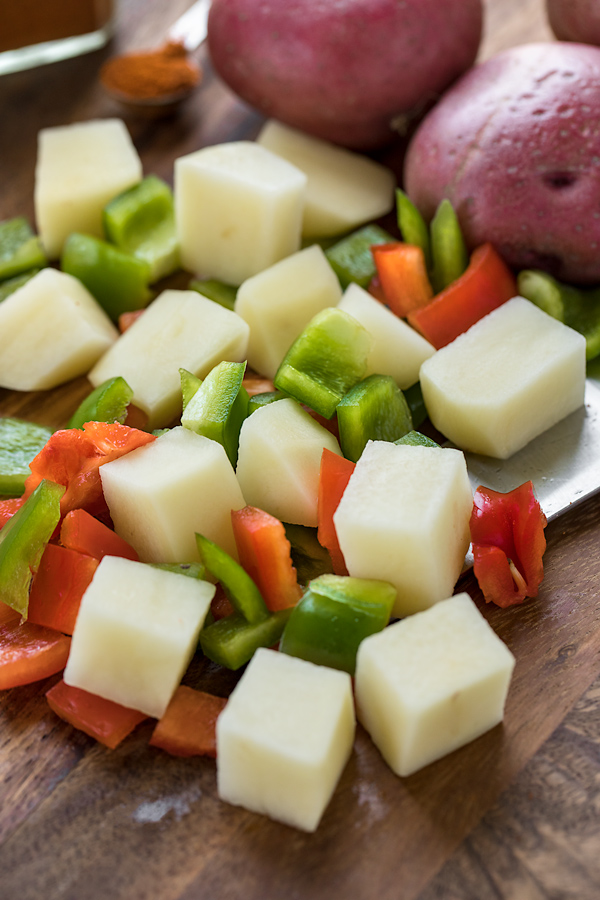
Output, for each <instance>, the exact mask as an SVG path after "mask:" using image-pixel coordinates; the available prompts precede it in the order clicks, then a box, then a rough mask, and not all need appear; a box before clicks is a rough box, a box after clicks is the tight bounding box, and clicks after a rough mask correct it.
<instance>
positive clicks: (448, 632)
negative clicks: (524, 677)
mask: <svg viewBox="0 0 600 900" xmlns="http://www.w3.org/2000/svg"><path fill="white" fill-rule="evenodd" d="M514 664H515V659H514V656H513V655H512V653H511V652H510V650H509V649H508V647H507V646H506V645H505V644H504V643H503V642H502V641H501V640H500V638H499V637H497V635H496V634H495V633H494V631H493V630H492V628H491V627H490V626H489V625H488V623H487V622H486V620H485V619H484V617H483V616H482V615H481V613H480V612H479V610H478V609H477V607H476V605H475V604H474V603H473V601H472V600H471V598H470V597H469V595H468V594H465V593H463V594H457V595H456V596H455V597H451V598H450V599H449V600H443V601H442V602H441V603H438V604H436V605H435V606H433V607H432V608H431V609H428V610H426V611H425V612H421V613H418V614H417V615H415V616H409V617H408V618H407V619H403V620H402V621H401V622H396V623H395V624H394V625H391V626H390V627H389V628H386V629H384V631H380V632H379V633H378V634H375V635H372V636H371V637H368V638H366V639H365V640H364V641H363V642H362V644H361V645H360V647H359V649H358V658H357V666H356V682H355V687H356V702H357V714H358V718H359V721H360V722H361V723H362V724H363V725H364V727H365V728H366V729H367V731H368V732H369V733H370V735H371V737H372V738H373V741H374V742H375V744H376V745H377V747H378V748H379V750H380V751H381V753H382V755H383V757H384V759H385V760H386V762H387V763H388V765H389V766H390V767H391V768H392V769H393V770H394V772H396V774H397V775H402V776H404V775H411V774H412V773H413V772H416V771H417V770H418V769H421V768H423V766H426V765H428V764H429V763H431V762H433V761H434V760H436V759H439V758H440V757H442V756H445V755H446V754H447V753H450V752H451V751H452V750H456V749H457V748H458V747H462V746H463V745H464V744H467V743H469V741H472V740H474V739H475V738H476V737H479V735H481V734H483V733H484V732H486V731H489V729H490V728H493V727H494V726H495V725H497V724H498V723H499V722H501V721H502V717H503V715H504V703H505V700H506V695H507V692H508V687H509V684H510V679H511V675H512V671H513V668H514Z"/></svg>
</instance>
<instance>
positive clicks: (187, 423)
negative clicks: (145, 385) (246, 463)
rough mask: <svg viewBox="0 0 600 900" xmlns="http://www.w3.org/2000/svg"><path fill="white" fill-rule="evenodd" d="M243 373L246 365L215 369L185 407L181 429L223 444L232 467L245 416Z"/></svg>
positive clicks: (220, 366) (245, 403)
mask: <svg viewBox="0 0 600 900" xmlns="http://www.w3.org/2000/svg"><path fill="white" fill-rule="evenodd" d="M245 371H246V363H245V362H243V363H236V362H221V363H219V364H218V365H216V366H215V367H214V368H213V369H211V371H210V372H209V373H208V375H207V376H206V378H205V379H204V381H203V382H202V384H201V385H200V387H199V388H198V390H197V391H196V393H195V394H194V396H193V397H192V398H191V400H189V401H188V402H187V403H186V405H185V409H184V411H183V415H182V417H181V424H182V425H183V426H184V428H188V429H189V430H190V431H194V432H195V433H196V434H202V435H204V436H205V437H208V438H210V439H211V440H213V441H217V442H218V443H219V444H222V446H223V447H224V448H225V451H226V453H227V456H228V457H229V461H230V463H231V465H232V466H234V467H235V465H236V463H237V456H238V444H239V437H240V429H241V427H242V422H243V421H244V419H245V418H246V416H247V415H248V392H247V391H246V389H245V388H244V387H243V385H242V381H243V380H244V373H245Z"/></svg>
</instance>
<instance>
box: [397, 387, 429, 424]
mask: <svg viewBox="0 0 600 900" xmlns="http://www.w3.org/2000/svg"><path fill="white" fill-rule="evenodd" d="M402 393H403V394H404V398H405V400H406V402H407V403H408V406H409V409H410V414H411V416H412V421H413V425H414V427H415V428H418V427H419V425H422V424H423V422H424V421H425V419H426V418H427V409H426V407H425V401H424V400H423V391H422V390H421V383H420V382H419V381H415V383H414V384H411V386H410V387H409V388H406V390H405V391H403V392H402Z"/></svg>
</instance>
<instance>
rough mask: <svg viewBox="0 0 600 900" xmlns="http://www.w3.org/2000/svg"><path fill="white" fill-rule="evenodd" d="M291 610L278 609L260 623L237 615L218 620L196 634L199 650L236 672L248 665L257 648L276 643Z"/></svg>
mask: <svg viewBox="0 0 600 900" xmlns="http://www.w3.org/2000/svg"><path fill="white" fill-rule="evenodd" d="M290 612H291V609H281V610H278V612H275V613H272V614H271V615H269V616H268V617H267V618H266V619H263V620H262V621H261V622H256V623H251V622H248V621H247V620H246V619H245V618H244V617H243V616H241V615H240V614H239V613H235V614H234V615H232V616H226V617H225V618H224V619H219V620H218V621H217V622H214V623H213V624H212V625H209V626H208V627H206V628H203V630H202V631H201V632H200V649H201V650H202V652H203V653H204V655H205V656H207V657H208V658H209V659H211V660H212V661H213V662H216V663H218V665H220V666H225V668H227V669H233V670H234V671H235V670H236V669H239V668H240V667H241V666H243V665H245V664H246V663H247V662H249V661H250V660H251V659H252V657H253V656H254V653H255V652H256V651H257V650H258V648H259V647H273V646H274V645H275V644H277V642H278V641H279V639H280V637H281V634H282V632H283V629H284V628H285V625H286V622H287V621H288V619H289V616H290Z"/></svg>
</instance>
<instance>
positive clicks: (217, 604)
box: [210, 582, 235, 620]
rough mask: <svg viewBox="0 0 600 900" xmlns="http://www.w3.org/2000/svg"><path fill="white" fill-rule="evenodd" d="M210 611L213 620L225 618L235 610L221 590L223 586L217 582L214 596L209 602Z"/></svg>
mask: <svg viewBox="0 0 600 900" xmlns="http://www.w3.org/2000/svg"><path fill="white" fill-rule="evenodd" d="M210 611H211V613H212V615H213V618H214V619H215V620H218V619H225V618H226V617H227V616H232V615H233V614H234V612H235V609H234V608H233V605H232V603H231V600H230V599H229V597H228V596H227V594H226V593H225V591H224V590H223V586H222V585H221V584H219V583H218V582H217V584H216V591H215V596H214V597H213V598H212V600H211V603H210Z"/></svg>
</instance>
